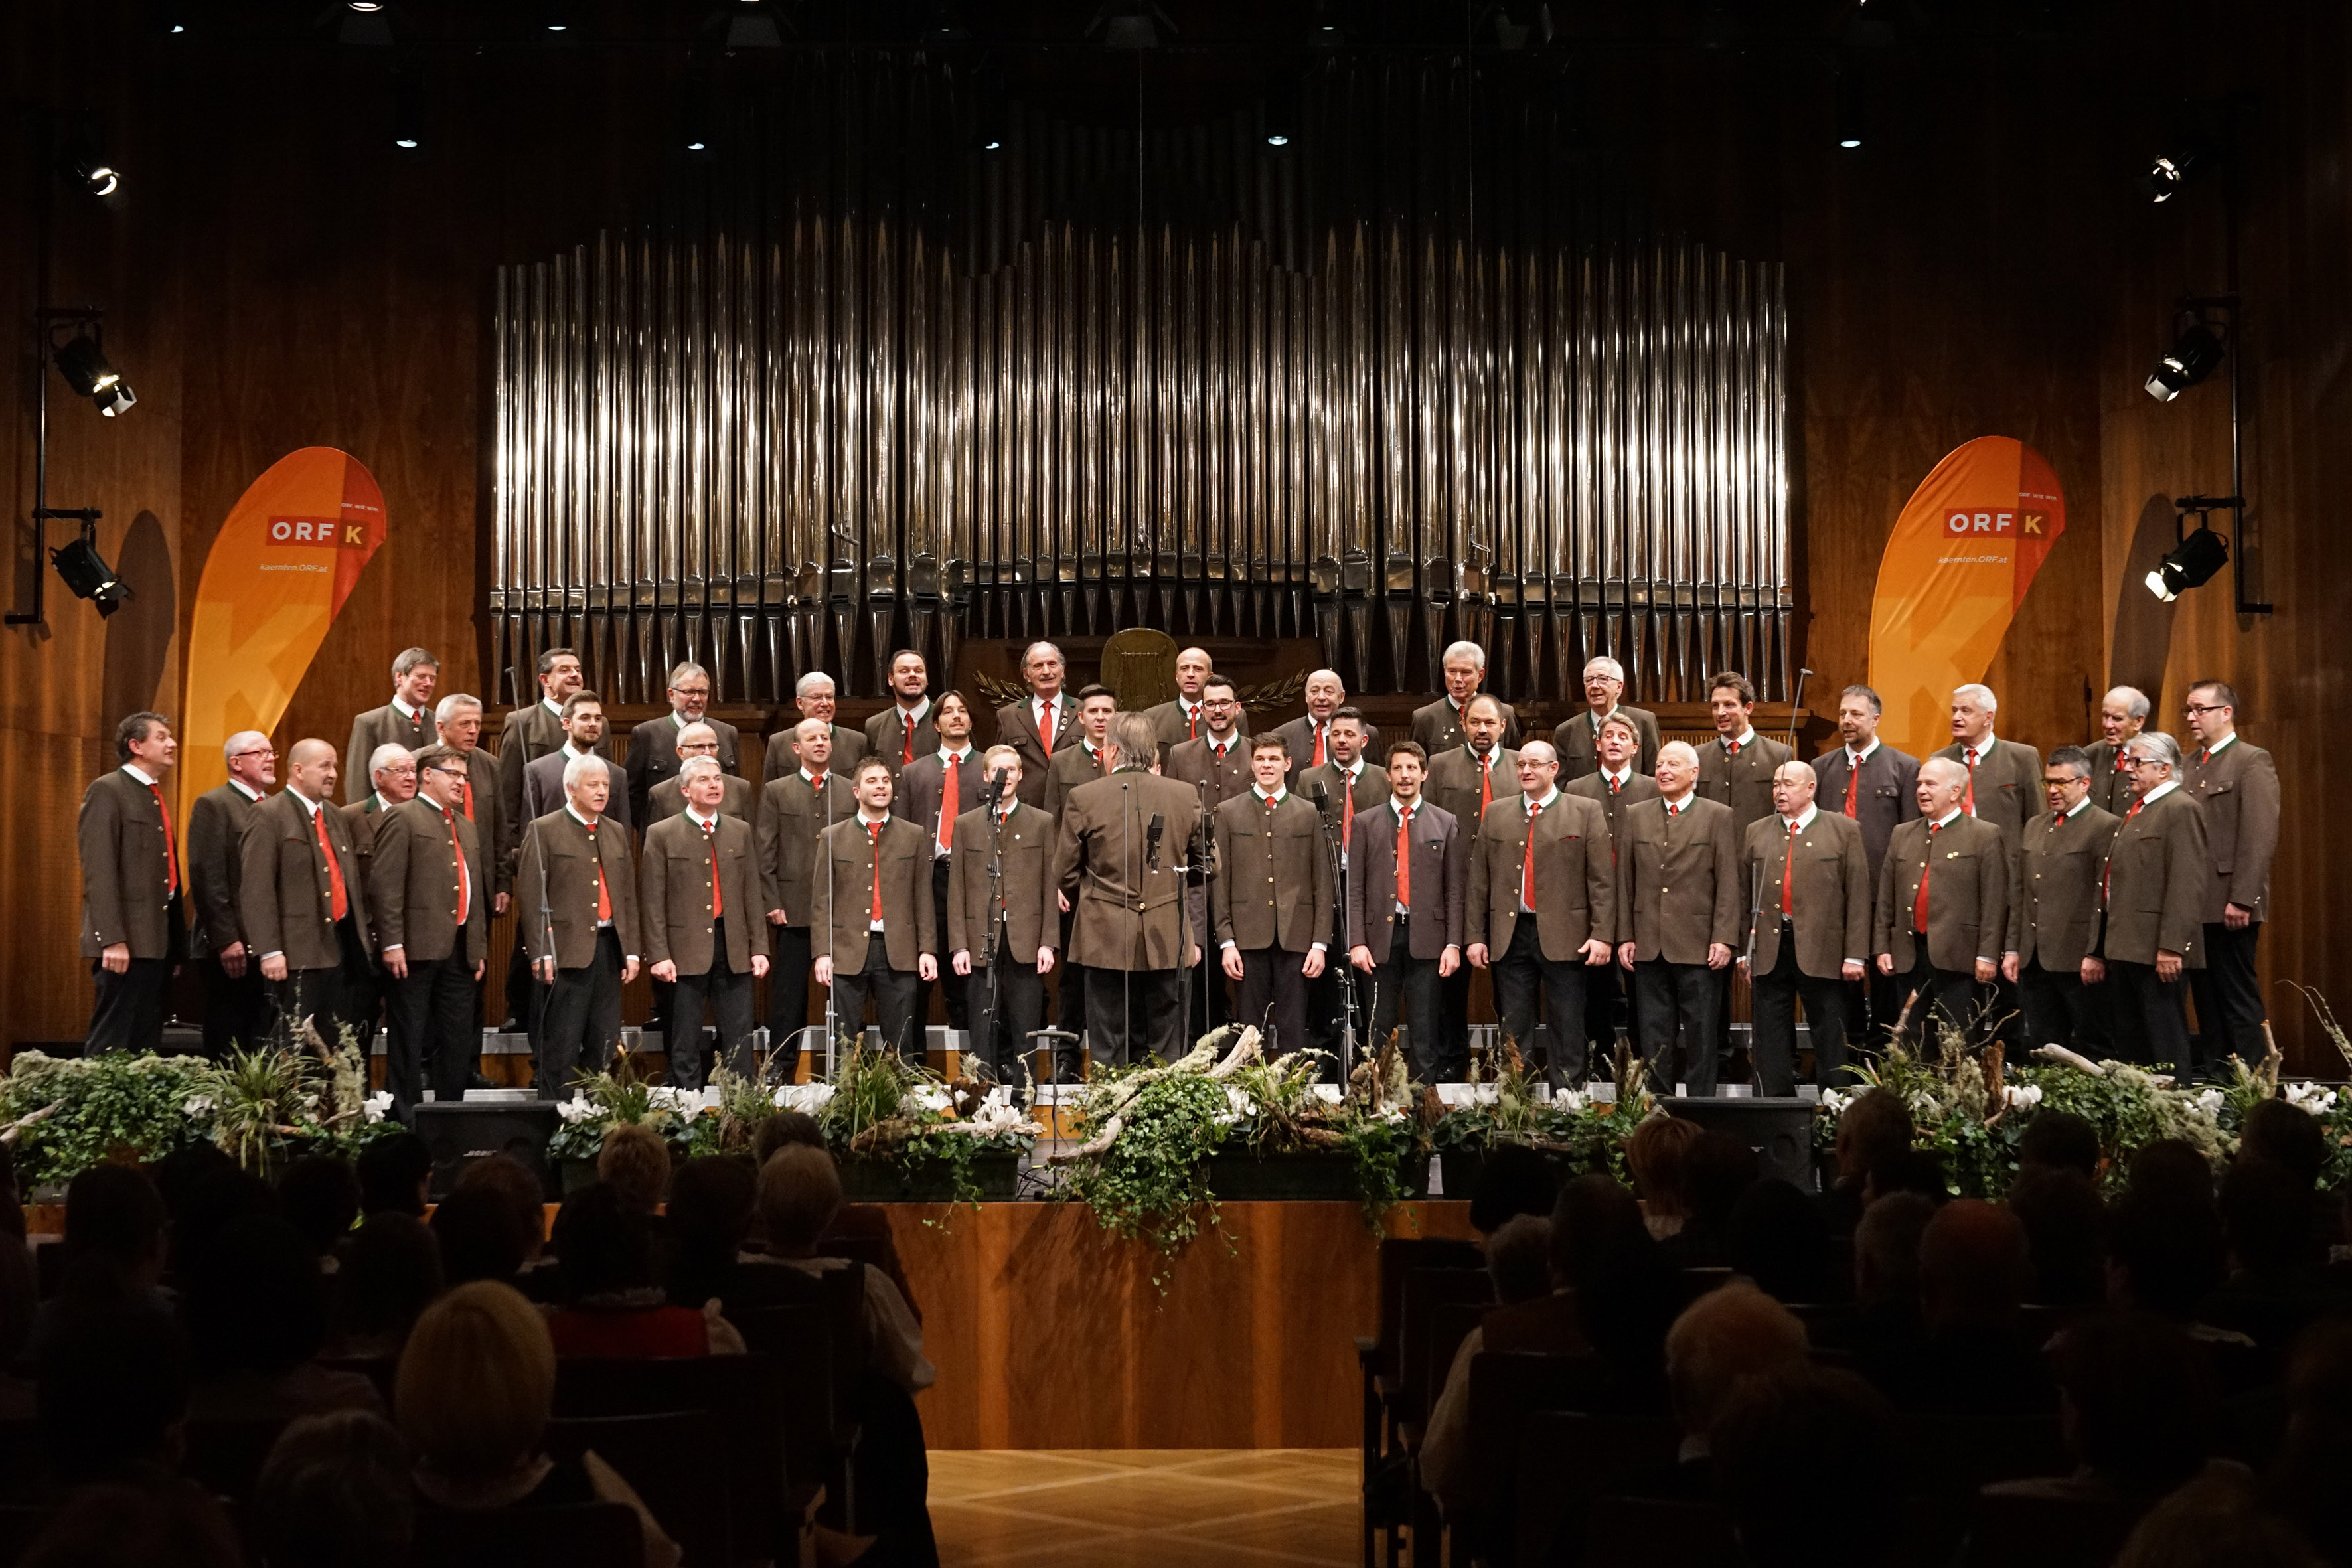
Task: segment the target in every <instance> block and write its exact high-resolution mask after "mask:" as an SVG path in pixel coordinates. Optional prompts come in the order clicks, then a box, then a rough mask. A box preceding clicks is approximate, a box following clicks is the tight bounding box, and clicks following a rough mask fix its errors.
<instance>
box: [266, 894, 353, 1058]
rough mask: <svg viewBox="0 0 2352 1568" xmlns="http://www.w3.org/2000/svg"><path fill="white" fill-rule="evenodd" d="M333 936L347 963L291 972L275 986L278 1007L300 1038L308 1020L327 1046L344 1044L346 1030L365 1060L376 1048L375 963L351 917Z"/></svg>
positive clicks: (296, 1036)
mask: <svg viewBox="0 0 2352 1568" xmlns="http://www.w3.org/2000/svg"><path fill="white" fill-rule="evenodd" d="M335 938H336V942H337V943H338V944H339V945H340V946H341V949H342V955H343V961H342V962H341V963H337V964H331V965H328V966H326V967H322V968H319V969H289V970H288V971H287V972H286V978H285V979H284V980H283V981H282V982H280V983H279V984H278V987H277V992H278V998H277V999H278V1008H279V1009H280V1010H281V1011H282V1012H283V1013H284V1014H285V1015H286V1016H287V1017H288V1018H289V1019H290V1020H291V1021H292V1023H293V1026H294V1037H295V1039H296V1040H297V1041H298V1042H299V1040H300V1039H301V1037H302V1021H303V1020H304V1019H306V1018H307V1019H309V1020H310V1022H311V1025H312V1026H313V1027H315V1028H316V1029H317V1030H318V1032H319V1037H320V1039H321V1040H324V1041H325V1042H326V1044H327V1048H328V1049H329V1050H334V1049H335V1048H337V1047H340V1046H341V1044H342V1043H343V1036H344V1034H345V1033H346V1032H348V1033H349V1034H350V1035H351V1036H352V1040H353V1042H354V1043H355V1044H357V1046H358V1047H359V1051H360V1057H361V1059H362V1060H365V1059H366V1058H367V1057H368V1056H369V1055H370V1054H371V1053H373V1051H374V1049H375V1015H376V1009H377V1005H378V997H377V994H376V976H375V961H374V960H373V959H371V958H370V957H368V955H367V950H366V949H365V948H363V947H362V946H361V945H360V936H359V930H358V928H357V927H356V926H354V925H353V924H352V921H350V919H349V918H348V917H347V918H345V919H344V920H343V921H341V922H340V923H339V924H338V925H337V926H336V927H335Z"/></svg>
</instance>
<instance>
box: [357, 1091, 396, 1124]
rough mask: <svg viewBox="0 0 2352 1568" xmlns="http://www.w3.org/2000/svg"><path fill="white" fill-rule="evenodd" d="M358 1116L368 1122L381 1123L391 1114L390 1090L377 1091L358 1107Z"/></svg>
mask: <svg viewBox="0 0 2352 1568" xmlns="http://www.w3.org/2000/svg"><path fill="white" fill-rule="evenodd" d="M360 1114H361V1115H362V1116H364V1117H365V1118H367V1119H368V1120H369V1121H383V1119H384V1118H385V1117H387V1116H389V1115H391V1114H392V1090H390V1089H378V1090H377V1091H376V1092H375V1093H373V1094H371V1095H369V1096H368V1097H367V1100H366V1101H365V1102H364V1103H362V1105H361V1106H360Z"/></svg>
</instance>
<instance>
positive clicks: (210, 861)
mask: <svg viewBox="0 0 2352 1568" xmlns="http://www.w3.org/2000/svg"><path fill="white" fill-rule="evenodd" d="M115 771H116V772H118V773H120V772H121V769H119V768H118V769H117V770H115ZM264 798H265V799H266V798H267V797H266V796H265V797H264ZM254 805H255V802H254V801H253V800H252V798H251V797H249V796H248V795H246V793H245V792H244V791H243V790H240V789H238V788H237V787H236V785H235V784H222V785H221V786H220V787H218V788H217V789H210V790H206V791H205V793H204V794H203V795H198V796H197V797H196V804H195V805H194V807H193V808H191V809H190V811H189V813H188V853H187V876H188V891H189V893H190V894H191V895H192V899H191V901H192V902H193V903H194V906H195V927H196V930H195V951H196V952H197V953H198V954H199V955H201V956H206V957H209V956H210V955H212V954H214V953H216V952H221V951H223V950H224V949H226V948H227V947H229V946H231V945H232V944H234V943H236V942H243V941H244V940H245V938H244V936H243V935H242V934H241V933H242V931H243V929H244V928H242V927H241V926H239V925H238V924H237V913H236V873H237V859H238V847H239V845H240V844H241V843H242V842H243V841H244V838H245V827H246V824H247V823H249V822H251V821H252V820H253V812H254Z"/></svg>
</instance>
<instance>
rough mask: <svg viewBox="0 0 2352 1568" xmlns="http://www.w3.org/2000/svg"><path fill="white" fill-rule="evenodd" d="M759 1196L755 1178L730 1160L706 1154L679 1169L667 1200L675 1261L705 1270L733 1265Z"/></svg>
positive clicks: (744, 1163) (742, 1165)
mask: <svg viewBox="0 0 2352 1568" xmlns="http://www.w3.org/2000/svg"><path fill="white" fill-rule="evenodd" d="M759 1190H760V1174H759V1173H758V1172H757V1171H755V1170H753V1169H752V1167H751V1162H750V1161H749V1160H744V1159H740V1158H739V1157H737V1156H735V1155H733V1154H705V1155H703V1156H701V1157H700V1158H699V1159H694V1160H688V1162H687V1163H685V1164H683V1165H680V1166H679V1167H678V1168H677V1181H676V1182H674V1183H673V1184H671V1188H670V1194H669V1234H670V1240H671V1241H672V1243H674V1244H675V1245H676V1247H677V1256H678V1259H679V1261H680V1262H682V1263H692V1264H695V1265H698V1266H700V1267H703V1268H719V1267H723V1266H724V1265H726V1264H729V1263H731V1262H733V1261H734V1259H735V1254H736V1253H737V1252H738V1251H740V1249H741V1247H742V1246H743V1238H744V1237H747V1236H749V1235H750V1234H751V1205H753V1204H754V1203H756V1202H757V1201H758V1198H759Z"/></svg>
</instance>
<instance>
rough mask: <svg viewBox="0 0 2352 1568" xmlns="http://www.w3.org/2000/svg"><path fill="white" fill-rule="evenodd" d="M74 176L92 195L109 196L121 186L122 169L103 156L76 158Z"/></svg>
mask: <svg viewBox="0 0 2352 1568" xmlns="http://www.w3.org/2000/svg"><path fill="white" fill-rule="evenodd" d="M73 174H74V178H75V179H77V180H79V181H80V182H81V188H82V189H83V190H86V191H88V192H89V194H90V195H94V196H110V195H113V194H114V193H115V192H116V191H118V190H120V189H121V187H122V171H121V170H120V169H118V168H116V167H115V166H114V165H113V164H111V163H108V162H106V161H105V160H104V159H103V158H76V159H75V160H74V161H73Z"/></svg>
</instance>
